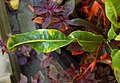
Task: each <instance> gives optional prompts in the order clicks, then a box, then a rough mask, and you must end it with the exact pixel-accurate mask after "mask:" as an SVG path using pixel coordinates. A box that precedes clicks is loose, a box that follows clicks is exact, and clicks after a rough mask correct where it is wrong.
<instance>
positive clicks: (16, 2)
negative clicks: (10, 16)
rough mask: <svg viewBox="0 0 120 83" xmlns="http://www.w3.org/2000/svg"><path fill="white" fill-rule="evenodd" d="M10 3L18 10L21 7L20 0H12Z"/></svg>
mask: <svg viewBox="0 0 120 83" xmlns="http://www.w3.org/2000/svg"><path fill="white" fill-rule="evenodd" d="M10 5H11V7H12V8H13V9H14V10H17V9H18V7H19V0H10Z"/></svg>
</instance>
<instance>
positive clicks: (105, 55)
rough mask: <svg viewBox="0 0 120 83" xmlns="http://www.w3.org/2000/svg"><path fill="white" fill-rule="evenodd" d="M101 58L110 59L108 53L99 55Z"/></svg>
mask: <svg viewBox="0 0 120 83" xmlns="http://www.w3.org/2000/svg"><path fill="white" fill-rule="evenodd" d="M100 59H101V60H105V59H108V60H111V58H110V57H109V55H108V54H104V55H103V56H101V57H100Z"/></svg>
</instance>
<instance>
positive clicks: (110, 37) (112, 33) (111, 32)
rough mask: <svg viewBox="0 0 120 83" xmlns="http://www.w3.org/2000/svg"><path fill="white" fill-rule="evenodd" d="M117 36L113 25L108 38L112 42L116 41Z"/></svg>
mask: <svg viewBox="0 0 120 83" xmlns="http://www.w3.org/2000/svg"><path fill="white" fill-rule="evenodd" d="M116 36H117V34H116V33H115V30H114V27H113V25H111V28H110V30H109V31H108V38H109V39H110V40H111V39H114V38H115V37H116Z"/></svg>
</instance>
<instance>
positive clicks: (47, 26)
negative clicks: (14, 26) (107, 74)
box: [7, 0, 120, 83]
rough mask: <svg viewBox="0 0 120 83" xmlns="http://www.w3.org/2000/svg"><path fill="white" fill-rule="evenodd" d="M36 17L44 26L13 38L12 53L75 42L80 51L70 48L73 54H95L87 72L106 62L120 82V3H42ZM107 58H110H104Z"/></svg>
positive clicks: (102, 0)
mask: <svg viewBox="0 0 120 83" xmlns="http://www.w3.org/2000/svg"><path fill="white" fill-rule="evenodd" d="M91 1H92V2H91ZM34 14H35V16H36V17H35V18H34V19H33V21H34V22H36V23H37V24H41V25H42V29H38V30H34V31H31V32H27V33H22V34H15V35H12V36H11V37H10V38H9V40H8V42H7V49H8V50H9V51H10V52H12V51H15V50H16V49H18V48H19V47H20V46H22V45H27V46H30V47H31V48H33V49H35V51H36V52H37V53H40V52H44V53H50V52H52V51H56V50H57V49H60V48H61V47H69V48H70V46H71V45H73V46H72V47H74V46H75V45H74V44H72V43H75V42H76V43H78V44H77V45H79V46H81V48H80V49H79V50H78V49H76V51H72V48H71V50H69V51H70V52H71V53H72V54H73V55H77V54H82V53H83V52H87V53H94V54H95V57H94V58H93V62H91V64H90V65H89V67H88V68H87V69H86V71H87V70H89V69H90V72H92V70H93V69H94V67H95V64H96V63H97V62H104V63H106V64H109V65H110V66H111V67H112V69H113V70H114V75H115V77H116V79H117V81H118V82H119V83H120V50H119V44H120V43H119V41H120V35H119V28H120V23H119V20H120V18H119V16H120V0H96V1H94V0H85V1H82V0H80V1H78V0H67V1H62V0H61V2H60V3H59V4H58V3H57V2H54V1H52V0H50V1H44V0H43V1H41V2H40V5H39V6H34ZM104 55H107V56H108V57H110V58H103V59H101V56H104ZM111 59H112V60H111ZM86 71H85V72H86ZM85 72H83V74H82V75H81V74H79V75H78V76H76V77H75V79H74V81H78V80H79V79H81V77H82V76H83V75H84V74H85Z"/></svg>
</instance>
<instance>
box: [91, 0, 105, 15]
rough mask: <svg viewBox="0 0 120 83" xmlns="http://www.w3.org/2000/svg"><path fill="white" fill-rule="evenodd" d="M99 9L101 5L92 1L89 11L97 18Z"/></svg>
mask: <svg viewBox="0 0 120 83" xmlns="http://www.w3.org/2000/svg"><path fill="white" fill-rule="evenodd" d="M102 2H103V3H104V0H102ZM99 8H101V5H100V4H99V3H98V2H97V1H94V4H93V5H92V8H91V11H92V13H93V14H94V15H95V16H97V13H98V10H99Z"/></svg>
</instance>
